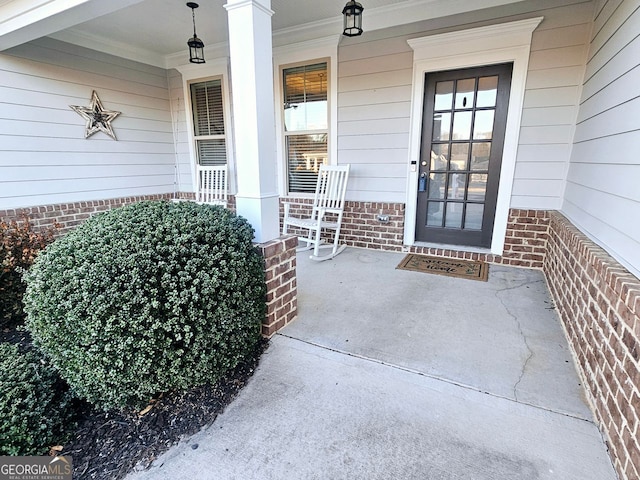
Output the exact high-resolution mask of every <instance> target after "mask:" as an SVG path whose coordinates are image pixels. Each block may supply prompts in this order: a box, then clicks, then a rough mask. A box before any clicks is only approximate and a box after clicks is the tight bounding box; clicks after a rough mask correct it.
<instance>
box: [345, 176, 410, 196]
mask: <svg viewBox="0 0 640 480" xmlns="http://www.w3.org/2000/svg"><path fill="white" fill-rule="evenodd" d="M405 187H406V180H405V179H404V178H375V177H358V176H355V175H353V176H352V175H349V189H350V190H354V191H360V192H382V191H384V192H389V193H398V194H404V191H405Z"/></svg>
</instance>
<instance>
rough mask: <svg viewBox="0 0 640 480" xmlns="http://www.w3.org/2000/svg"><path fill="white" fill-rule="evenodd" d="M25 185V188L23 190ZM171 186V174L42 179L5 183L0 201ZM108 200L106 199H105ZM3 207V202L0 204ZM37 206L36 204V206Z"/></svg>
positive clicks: (0, 193) (0, 194)
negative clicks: (33, 196) (13, 198)
mask: <svg viewBox="0 0 640 480" xmlns="http://www.w3.org/2000/svg"><path fill="white" fill-rule="evenodd" d="M25 185H26V186H27V187H26V188H25ZM167 185H173V173H172V174H170V175H155V174H153V175H150V174H149V173H147V175H142V176H138V177H131V176H129V177H119V176H111V177H103V178H100V179H94V180H93V181H79V180H78V179H76V178H72V179H63V180H60V179H55V180H48V179H42V180H39V181H34V180H32V181H30V182H28V183H26V184H25V183H20V182H7V183H5V184H4V185H3V187H2V191H1V192H0V201H1V200H3V199H5V198H11V197H24V196H25V195H52V194H56V193H60V192H74V193H78V192H96V191H122V190H126V189H132V190H135V189H139V188H144V187H152V186H162V187H165V186H167ZM107 198H108V197H107ZM2 204H3V205H4V202H2ZM36 205H38V204H36Z"/></svg>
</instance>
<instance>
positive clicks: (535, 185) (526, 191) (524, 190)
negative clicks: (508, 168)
mask: <svg viewBox="0 0 640 480" xmlns="http://www.w3.org/2000/svg"><path fill="white" fill-rule="evenodd" d="M563 188H564V181H563V180H561V179H555V180H551V179H544V180H537V179H532V178H515V179H514V180H513V191H512V195H529V196H539V197H557V198H561V197H562V191H563Z"/></svg>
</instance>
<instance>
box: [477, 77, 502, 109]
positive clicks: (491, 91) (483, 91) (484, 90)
mask: <svg viewBox="0 0 640 480" xmlns="http://www.w3.org/2000/svg"><path fill="white" fill-rule="evenodd" d="M497 92H498V77H497V76H495V77H480V78H479V79H478V103H477V104H476V107H478V108H482V107H495V106H496V95H497Z"/></svg>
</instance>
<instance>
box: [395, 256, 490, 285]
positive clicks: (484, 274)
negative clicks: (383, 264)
mask: <svg viewBox="0 0 640 480" xmlns="http://www.w3.org/2000/svg"><path fill="white" fill-rule="evenodd" d="M396 268H397V269H399V270H412V271H414V272H426V273H435V274H436V275H446V276H448V277H458V278H468V279H470V280H480V281H481V282H486V281H487V278H488V277H489V265H488V264H487V263H485V262H480V261H476V260H461V259H458V258H442V257H431V256H428V255H416V254H415V253H410V254H409V255H407V256H406V257H404V258H403V259H402V261H401V262H400V264H399V265H398V266H397V267H396Z"/></svg>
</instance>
